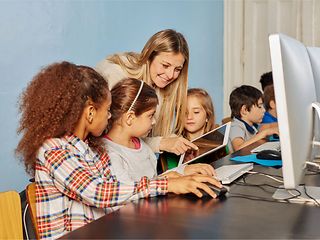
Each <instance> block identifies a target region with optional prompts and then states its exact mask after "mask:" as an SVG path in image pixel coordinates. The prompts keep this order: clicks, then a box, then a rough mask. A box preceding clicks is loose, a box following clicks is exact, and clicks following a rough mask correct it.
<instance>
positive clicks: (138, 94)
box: [128, 80, 143, 112]
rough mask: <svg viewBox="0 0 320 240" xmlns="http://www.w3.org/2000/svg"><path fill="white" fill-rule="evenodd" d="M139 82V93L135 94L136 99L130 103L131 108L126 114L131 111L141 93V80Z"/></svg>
mask: <svg viewBox="0 0 320 240" xmlns="http://www.w3.org/2000/svg"><path fill="white" fill-rule="evenodd" d="M140 81H141V85H140V88H139V91H138V93H137V95H136V97H135V98H134V100H133V102H132V103H131V106H130V107H129V110H128V112H130V111H131V109H132V108H133V106H134V104H135V103H136V101H137V99H138V97H139V96H140V93H141V91H142V88H143V81H142V80H140Z"/></svg>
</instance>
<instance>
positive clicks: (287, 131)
mask: <svg viewBox="0 0 320 240" xmlns="http://www.w3.org/2000/svg"><path fill="white" fill-rule="evenodd" d="M269 44H270V53H271V64H272V73H273V83H274V90H275V99H276V106H277V118H278V124H279V131H280V139H281V155H282V161H283V168H282V172H283V178H284V187H285V188H286V189H294V188H296V187H297V186H298V185H299V184H300V183H301V180H302V177H303V176H304V169H305V162H306V161H307V160H309V159H310V156H311V148H312V138H313V110H312V106H311V105H312V103H313V102H315V101H316V100H317V99H316V92H315V84H314V79H313V73H312V68H311V64H310V60H309V55H308V52H307V49H306V47H305V46H304V45H303V44H302V43H301V42H299V41H297V40H295V39H293V38H290V37H288V36H286V35H283V34H274V35H271V36H270V37H269Z"/></svg>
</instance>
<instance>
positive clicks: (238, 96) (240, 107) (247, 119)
mask: <svg viewBox="0 0 320 240" xmlns="http://www.w3.org/2000/svg"><path fill="white" fill-rule="evenodd" d="M262 97H263V96H262V93H261V92H260V90H259V89H257V88H255V87H252V86H248V85H242V86H240V87H238V88H236V89H234V90H233V91H232V92H231V94H230V98H229V105H230V108H231V117H232V123H231V128H230V135H229V138H230V141H229V148H230V150H231V151H237V150H239V149H241V148H243V147H246V146H248V145H250V144H252V143H254V142H256V141H258V140H260V139H263V138H265V137H267V136H269V135H272V134H278V128H277V127H269V128H265V129H262V130H259V131H258V125H259V123H261V121H262V118H263V115H264V112H265V109H264V106H263V99H262Z"/></svg>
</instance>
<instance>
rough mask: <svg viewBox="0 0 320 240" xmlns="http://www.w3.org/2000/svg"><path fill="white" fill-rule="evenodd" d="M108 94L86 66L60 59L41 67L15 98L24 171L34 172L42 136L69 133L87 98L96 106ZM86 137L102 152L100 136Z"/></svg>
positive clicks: (100, 81)
mask: <svg viewBox="0 0 320 240" xmlns="http://www.w3.org/2000/svg"><path fill="white" fill-rule="evenodd" d="M109 94H110V91H109V87H108V83H107V81H106V80H105V79H104V78H103V77H102V76H101V75H100V74H98V73H97V72H96V71H95V70H93V69H92V68H90V67H86V66H77V65H75V64H72V63H69V62H61V63H54V64H51V65H49V66H47V67H45V68H43V69H42V70H41V71H40V72H39V73H38V74H37V75H36V76H35V77H34V78H33V79H32V81H31V82H30V83H29V84H28V86H27V88H26V89H25V91H24V92H22V94H21V95H20V99H19V104H20V106H19V111H20V113H21V119H20V125H19V127H18V129H17V132H18V134H22V138H21V140H20V142H19V144H18V146H17V148H16V154H17V155H18V157H19V158H21V161H23V162H24V164H25V169H26V172H27V173H29V174H30V175H33V174H34V170H35V162H36V155H37V151H38V149H39V148H40V147H41V145H42V144H43V142H44V141H45V140H46V139H49V138H56V137H58V138H59V137H62V136H64V135H66V134H72V133H73V131H74V129H75V127H76V125H77V123H78V121H79V119H80V117H81V114H82V112H83V109H84V108H85V104H86V101H87V100H88V99H90V100H91V101H92V102H93V103H94V105H96V107H99V106H100V105H101V104H102V102H103V101H104V100H105V99H107V97H108V96H109ZM87 140H88V143H89V146H90V147H91V148H93V149H94V150H96V151H98V152H101V151H103V147H102V146H103V144H102V141H101V139H100V138H96V137H94V136H92V135H89V136H88V138H87Z"/></svg>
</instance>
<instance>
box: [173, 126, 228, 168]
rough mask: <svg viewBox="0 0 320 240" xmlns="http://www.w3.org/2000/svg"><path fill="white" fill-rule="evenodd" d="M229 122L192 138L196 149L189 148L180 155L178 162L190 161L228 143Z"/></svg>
mask: <svg viewBox="0 0 320 240" xmlns="http://www.w3.org/2000/svg"><path fill="white" fill-rule="evenodd" d="M229 130H230V123H226V124H224V125H222V126H220V127H218V128H216V129H213V130H212V131H210V132H208V133H206V134H204V135H202V136H200V137H198V138H196V139H194V140H192V141H191V142H192V143H194V144H195V145H197V146H198V148H199V149H198V150H197V151H196V150H189V151H187V152H186V153H185V154H184V155H182V156H181V158H180V161H179V164H182V163H189V162H192V161H194V160H196V159H198V158H200V157H202V156H205V155H207V154H209V153H212V152H214V151H216V150H218V149H220V148H222V147H225V146H226V145H227V143H228V138H229Z"/></svg>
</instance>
